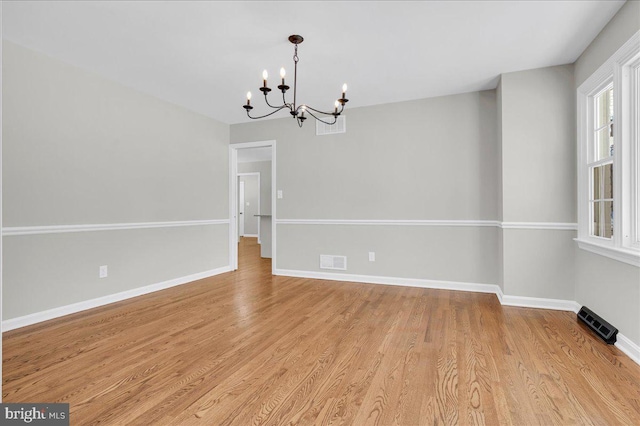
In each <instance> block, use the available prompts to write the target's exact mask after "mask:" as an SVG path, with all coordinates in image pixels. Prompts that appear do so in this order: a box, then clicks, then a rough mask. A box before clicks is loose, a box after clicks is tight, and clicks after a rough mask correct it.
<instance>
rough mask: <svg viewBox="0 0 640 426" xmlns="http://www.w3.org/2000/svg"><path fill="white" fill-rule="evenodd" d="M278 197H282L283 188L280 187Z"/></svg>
mask: <svg viewBox="0 0 640 426" xmlns="http://www.w3.org/2000/svg"><path fill="white" fill-rule="evenodd" d="M278 198H279V199H280V198H282V189H278Z"/></svg>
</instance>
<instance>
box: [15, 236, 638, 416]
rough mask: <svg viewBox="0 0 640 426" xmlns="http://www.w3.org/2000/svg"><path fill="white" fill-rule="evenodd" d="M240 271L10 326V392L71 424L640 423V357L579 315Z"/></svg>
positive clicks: (249, 260) (250, 254)
mask: <svg viewBox="0 0 640 426" xmlns="http://www.w3.org/2000/svg"><path fill="white" fill-rule="evenodd" d="M258 247H259V246H258V245H257V244H256V241H255V239H248V238H245V239H243V242H242V247H241V258H240V270H239V271H237V272H231V273H226V274H223V275H219V276H217V277H213V278H210V279H204V280H200V281H197V282H194V283H192V284H186V285H183V286H179V287H174V288H172V289H168V290H165V291H161V292H157V293H153V294H149V295H146V296H141V297H138V298H136V299H132V300H128V301H124V302H119V303H116V304H112V305H109V306H105V307H101V308H97V309H94V310H91V311H87V312H83V313H78V314H75V315H71V316H67V317H64V318H60V319H56V320H53V321H49V322H46V323H42V324H37V325H34V326H30V327H25V328H23V329H19V330H15V331H10V332H7V333H5V334H4V342H3V351H4V353H3V363H4V364H3V401H4V402H27V401H28V402H68V403H70V407H71V424H72V425H90V424H98V423H99V424H114V425H121V424H139V425H176V424H201V425H223V424H236V425H259V424H273V425H285V424H301V425H302V424H350V425H366V424H379V425H395V424H398V425H434V424H461V425H466V424H489V425H498V424H500V425H503V424H504V425H508V424H514V425H533V424H544V425H550V424H562V425H566V424H581V425H582V424H607V425H611V424H625V425H638V424H640V366H638V365H636V364H634V363H633V362H632V361H631V360H630V359H629V358H627V357H626V356H625V355H624V354H622V353H621V352H620V351H619V350H618V349H616V348H615V347H612V346H607V345H605V344H604V343H602V342H601V341H600V340H598V339H597V338H595V337H594V336H593V335H592V334H591V333H590V332H589V331H588V330H587V329H586V328H585V327H583V326H582V324H580V323H578V322H577V321H576V316H575V314H573V313H569V312H557V311H547V310H537V309H523V308H514V307H503V306H501V305H500V304H499V302H498V300H497V299H496V297H495V296H494V295H490V294H479V293H466V292H455V291H443V290H430V289H420V288H409V287H395V286H383V285H368V284H358V283H341V282H332V281H318V280H310V279H299V278H287V277H272V276H271V262H270V261H269V260H266V259H260V258H259V251H258Z"/></svg>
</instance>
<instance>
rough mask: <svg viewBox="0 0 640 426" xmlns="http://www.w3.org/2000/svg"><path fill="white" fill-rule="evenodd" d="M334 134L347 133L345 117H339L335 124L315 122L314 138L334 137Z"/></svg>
mask: <svg viewBox="0 0 640 426" xmlns="http://www.w3.org/2000/svg"><path fill="white" fill-rule="evenodd" d="M336 133H347V117H345V116H344V115H341V116H340V117H338V121H336V124H331V125H329V124H325V123H323V122H322V121H318V120H316V136H322V135H335V134H336Z"/></svg>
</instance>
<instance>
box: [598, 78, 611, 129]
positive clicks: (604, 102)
mask: <svg viewBox="0 0 640 426" xmlns="http://www.w3.org/2000/svg"><path fill="white" fill-rule="evenodd" d="M612 121H613V87H611V88H609V89H607V90H605V91H604V92H602V93H601V94H600V96H598V97H597V98H596V129H599V128H600V127H602V126H604V125H605V124H607V123H610V122H612Z"/></svg>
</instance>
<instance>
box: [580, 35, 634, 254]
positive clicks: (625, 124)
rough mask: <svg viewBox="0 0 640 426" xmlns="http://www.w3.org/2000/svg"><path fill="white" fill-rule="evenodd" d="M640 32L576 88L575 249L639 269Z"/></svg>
mask: <svg viewBox="0 0 640 426" xmlns="http://www.w3.org/2000/svg"><path fill="white" fill-rule="evenodd" d="M639 145H640V31H639V32H638V33H636V34H635V35H634V36H633V37H632V38H631V39H630V40H629V41H628V42H627V43H625V44H624V45H623V46H622V47H621V48H620V49H619V50H618V51H617V52H616V53H615V54H614V56H612V57H611V58H610V59H609V60H608V61H607V62H606V63H604V64H603V65H602V66H601V67H600V68H599V69H598V71H596V73H594V74H593V75H592V76H591V77H590V78H589V79H587V81H585V82H584V83H583V84H582V85H581V86H580V87H579V88H578V157H579V158H578V238H577V239H576V241H577V242H578V245H579V247H580V248H582V249H585V250H589V251H592V252H595V253H598V254H601V255H603V256H607V257H610V258H613V259H616V260H619V261H622V262H625V263H630V264H632V265H636V266H640V171H639V170H638V169H639V168H640V147H639Z"/></svg>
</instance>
